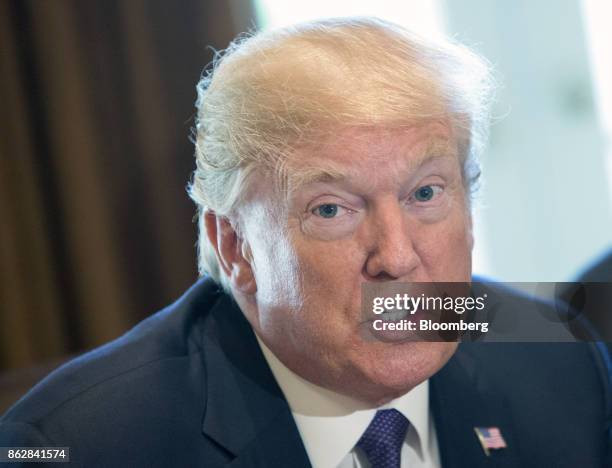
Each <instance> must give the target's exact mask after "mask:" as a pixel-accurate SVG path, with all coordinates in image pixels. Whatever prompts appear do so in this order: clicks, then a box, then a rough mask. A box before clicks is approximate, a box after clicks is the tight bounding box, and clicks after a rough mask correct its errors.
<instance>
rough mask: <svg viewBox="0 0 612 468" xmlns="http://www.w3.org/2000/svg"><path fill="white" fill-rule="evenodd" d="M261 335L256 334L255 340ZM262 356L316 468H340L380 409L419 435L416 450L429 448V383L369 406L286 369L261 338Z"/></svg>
mask: <svg viewBox="0 0 612 468" xmlns="http://www.w3.org/2000/svg"><path fill="white" fill-rule="evenodd" d="M256 336H257V335H256ZM257 341H258V343H259V346H260V347H261V350H262V352H263V355H264V357H265V359H266V361H267V362H268V365H269V366H270V369H271V370H272V374H274V377H275V378H276V381H277V382H278V385H279V387H280V388H281V390H282V392H283V394H284V395H285V398H286V399H287V402H288V404H289V407H290V408H291V412H292V413H293V417H294V419H295V423H296V425H297V428H298V431H299V432H300V436H301V437H302V441H303V442H304V447H305V448H306V452H307V454H308V457H309V458H310V461H311V463H312V465H313V466H314V467H336V466H338V464H339V463H340V462H341V461H342V459H343V458H344V457H345V456H346V455H347V454H348V453H349V452H350V451H351V450H352V449H353V448H354V447H355V444H357V442H358V441H359V438H360V437H361V435H362V434H363V433H364V431H365V430H366V428H367V427H368V425H369V424H370V422H371V421H372V418H373V417H374V414H375V413H376V410H377V409H390V408H395V409H396V410H398V411H399V412H401V413H402V414H403V415H404V416H406V418H408V420H409V421H410V424H411V425H412V427H413V428H414V430H415V431H416V433H417V436H418V437H416V438H415V439H416V444H417V447H415V449H416V450H417V451H418V452H419V453H420V454H421V456H422V454H423V453H424V450H426V449H427V448H428V447H429V433H430V432H429V431H430V428H429V424H430V421H429V380H425V381H424V382H422V383H420V384H419V385H417V386H416V387H414V388H413V389H412V390H411V391H410V392H408V393H406V394H404V395H402V396H401V397H399V398H396V399H395V400H392V401H390V402H389V403H387V404H385V405H383V406H380V407H372V406H370V405H368V404H366V403H365V402H362V401H359V400H356V399H354V398H351V397H349V396H346V395H341V394H339V393H336V392H333V391H331V390H328V389H326V388H323V387H319V386H317V385H315V384H313V383H311V382H309V381H307V380H305V379H303V378H302V377H300V376H299V375H297V374H295V373H294V372H293V371H291V370H290V369H288V368H287V367H286V366H285V365H284V364H283V363H282V362H281V361H280V360H279V359H278V358H277V357H276V356H275V355H274V354H273V353H272V351H270V349H269V348H268V347H267V346H266V345H265V344H264V343H263V342H262V341H261V340H260V339H259V337H258V336H257Z"/></svg>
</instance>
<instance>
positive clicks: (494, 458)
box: [430, 344, 521, 468]
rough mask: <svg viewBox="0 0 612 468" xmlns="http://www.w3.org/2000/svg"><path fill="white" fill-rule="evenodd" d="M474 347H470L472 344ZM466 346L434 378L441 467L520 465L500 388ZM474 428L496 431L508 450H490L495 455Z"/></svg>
mask: <svg viewBox="0 0 612 468" xmlns="http://www.w3.org/2000/svg"><path fill="white" fill-rule="evenodd" d="M467 346H471V345H469V344H468V345H467ZM466 350H467V348H466V345H465V344H462V345H459V349H458V350H457V352H456V353H455V355H454V356H453V357H452V358H451V360H450V361H449V362H448V363H447V364H446V366H444V368H442V369H441V370H440V371H439V372H438V373H437V374H436V375H434V376H433V377H432V379H431V392H430V405H431V408H432V410H433V415H434V420H435V424H436V432H437V436H438V445H439V449H440V456H441V461H442V466H443V467H444V468H455V467H470V468H472V467H473V468H477V467H491V466H495V467H514V466H520V465H521V464H520V458H519V454H518V451H517V450H518V445H517V443H516V440H515V431H514V427H513V422H512V415H511V413H510V412H509V411H508V406H507V405H506V404H505V402H504V397H503V395H504V392H503V389H501V388H497V387H496V386H495V385H494V383H493V382H491V381H490V379H488V378H487V376H486V375H484V373H483V372H479V371H478V365H477V363H476V362H475V360H474V358H473V357H472V356H471V355H470V354H469V353H468V352H466ZM475 427H497V428H499V429H500V431H501V433H502V436H503V438H504V439H505V441H506V444H507V448H502V449H498V450H491V451H490V456H487V455H486V454H485V451H484V449H483V447H482V445H481V443H480V441H479V439H478V437H477V436H476V433H475V431H474V428H475Z"/></svg>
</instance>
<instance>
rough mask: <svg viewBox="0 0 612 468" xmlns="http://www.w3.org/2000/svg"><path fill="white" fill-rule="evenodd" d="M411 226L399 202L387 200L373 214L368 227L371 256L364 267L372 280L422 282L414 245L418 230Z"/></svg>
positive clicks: (419, 261)
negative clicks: (419, 280) (418, 276)
mask: <svg viewBox="0 0 612 468" xmlns="http://www.w3.org/2000/svg"><path fill="white" fill-rule="evenodd" d="M410 224H411V223H409V221H408V219H407V214H406V212H405V208H403V207H402V206H401V205H400V203H399V202H398V201H397V200H387V201H385V203H381V204H380V205H379V206H376V207H375V208H374V209H373V210H372V212H371V220H370V222H369V223H368V231H369V236H368V237H369V240H370V242H369V249H368V250H369V254H368V257H367V260H366V263H365V265H364V275H365V276H366V277H367V278H368V279H370V280H375V281H376V280H377V281H385V280H386V281H398V280H402V279H408V278H410V280H411V281H418V278H416V275H417V272H418V269H419V266H420V265H421V259H420V257H419V255H418V252H417V250H416V249H415V245H414V240H415V237H416V236H415V234H416V233H415V232H414V230H415V229H418V227H417V226H413V228H412V229H411V228H410V226H409V225H410ZM410 231H413V232H410Z"/></svg>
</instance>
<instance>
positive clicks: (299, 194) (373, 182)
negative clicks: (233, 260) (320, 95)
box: [239, 123, 472, 402]
mask: <svg viewBox="0 0 612 468" xmlns="http://www.w3.org/2000/svg"><path fill="white" fill-rule="evenodd" d="M321 168H322V169H325V170H324V171H322V173H321V175H320V176H318V175H317V170H318V169H321ZM289 171H290V172H291V173H293V174H299V173H305V174H308V175H309V176H308V180H309V181H308V182H306V183H304V184H302V185H300V186H299V187H298V188H297V189H296V190H295V191H293V192H292V193H291V195H290V197H289V200H288V202H287V203H288V204H285V205H284V208H283V202H279V200H278V199H275V195H274V190H273V188H272V186H273V184H271V183H270V181H267V180H264V179H260V180H259V181H258V182H257V183H256V184H255V186H254V187H253V191H252V193H253V196H252V197H251V199H250V202H249V203H247V205H246V206H245V210H244V212H243V218H244V219H243V221H244V228H245V231H244V237H245V239H246V241H247V242H248V244H249V246H250V249H251V253H252V263H251V264H252V268H253V274H254V277H255V281H256V286H257V292H256V293H255V294H254V296H253V297H251V298H250V300H249V301H248V303H249V304H250V305H246V302H244V301H243V303H242V304H241V305H242V306H243V309H245V312H246V315H247V318H248V319H249V321H250V322H251V324H252V325H253V327H254V329H255V331H256V332H257V334H258V335H259V336H260V338H262V339H263V341H264V342H265V343H266V345H267V346H268V347H269V348H270V349H271V350H272V351H273V352H274V354H275V355H276V356H277V357H278V358H279V359H280V360H281V361H282V362H283V363H284V364H285V365H286V366H287V367H289V368H290V369H291V370H293V371H294V372H295V373H297V374H298V375H300V376H302V377H303V378H306V379H307V380H309V381H311V382H313V383H315V384H318V385H321V386H323V387H327V388H330V389H332V390H335V391H337V392H340V393H344V394H347V395H351V396H353V397H357V398H360V399H363V400H367V401H372V402H382V401H385V400H389V399H391V398H394V397H396V396H398V395H400V394H403V393H405V392H406V391H408V390H410V389H411V388H413V387H414V386H416V385H417V384H419V383H420V382H422V381H423V380H425V379H427V378H429V377H430V376H431V375H432V374H434V373H435V372H436V371H437V370H438V369H440V368H441V367H442V366H443V365H444V364H445V363H446V361H447V360H448V359H449V358H450V356H451V355H452V354H453V352H454V351H455V349H456V344H455V343H431V342H408V341H396V342H383V341H380V340H373V339H367V337H366V336H367V333H364V328H365V327H371V321H366V320H365V318H364V317H363V315H362V312H361V304H360V301H361V285H362V283H364V282H384V281H401V282H431V281H445V282H454V281H460V282H466V281H469V280H470V276H471V248H472V235H471V218H470V214H469V207H468V206H467V201H466V194H465V189H464V186H463V181H462V176H461V165H460V162H459V160H458V156H457V154H456V144H455V139H454V136H453V134H452V131H451V129H450V128H449V127H448V126H447V125H445V124H443V123H429V124H427V125H423V126H415V127H410V128H403V129H394V130H384V129H380V128H367V129H364V128H361V129H355V128H349V129H345V130H342V131H339V132H338V133H337V134H336V135H335V136H334V137H333V139H330V140H329V141H327V142H325V143H324V144H322V145H320V146H318V147H316V148H314V147H309V148H303V149H300V150H298V151H296V152H295V154H294V155H293V157H292V158H291V160H290V162H289ZM324 174H327V176H325V175H324ZM239 302H240V301H239Z"/></svg>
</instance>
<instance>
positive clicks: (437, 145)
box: [289, 138, 457, 192]
mask: <svg viewBox="0 0 612 468" xmlns="http://www.w3.org/2000/svg"><path fill="white" fill-rule="evenodd" d="M456 155H457V149H456V148H455V147H454V146H453V145H452V144H451V143H450V142H449V141H448V140H446V139H441V138H436V139H434V140H431V141H430V142H429V144H428V145H427V148H426V149H425V151H424V152H423V153H422V154H421V155H420V156H419V157H418V158H416V159H415V160H414V161H413V162H412V163H411V164H410V166H411V170H412V171H415V170H416V169H417V168H419V167H421V166H423V165H424V164H425V163H427V162H430V161H432V160H435V159H443V158H448V157H452V156H456ZM349 177H350V174H349V172H347V171H346V170H345V169H344V168H341V167H340V165H339V164H336V163H334V162H332V161H326V162H325V163H322V164H320V165H318V166H317V167H305V168H300V169H296V170H294V171H293V172H292V173H291V174H290V175H289V190H290V192H295V191H296V190H299V189H300V188H302V187H304V186H305V185H309V184H313V183H317V182H328V183H329V182H339V181H342V180H346V179H348V178H349Z"/></svg>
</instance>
